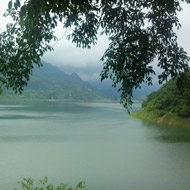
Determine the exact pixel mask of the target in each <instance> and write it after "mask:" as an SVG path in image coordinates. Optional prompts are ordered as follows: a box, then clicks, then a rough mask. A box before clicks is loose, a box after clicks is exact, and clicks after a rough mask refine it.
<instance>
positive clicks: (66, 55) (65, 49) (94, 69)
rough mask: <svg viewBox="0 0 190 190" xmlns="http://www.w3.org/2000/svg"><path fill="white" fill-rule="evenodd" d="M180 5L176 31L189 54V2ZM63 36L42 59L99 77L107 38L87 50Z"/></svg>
mask: <svg viewBox="0 0 190 190" xmlns="http://www.w3.org/2000/svg"><path fill="white" fill-rule="evenodd" d="M8 2H9V0H1V3H0V29H1V30H4V29H5V23H7V22H8V21H10V19H7V18H6V19H5V18H3V17H2V15H3V13H4V12H5V10H6V8H7V4H8ZM182 6H183V11H182V12H180V13H179V20H180V23H181V24H182V29H180V30H179V31H177V34H178V42H179V44H180V45H181V46H183V47H184V49H185V50H186V51H187V53H188V54H190V4H187V3H183V5H182ZM55 32H56V36H57V37H58V38H61V37H62V36H63V35H64V33H65V31H64V30H63V29H62V27H61V26H59V27H58V28H57V29H56V31H55ZM65 37H66V35H65ZM65 37H64V38H63V39H61V40H60V41H59V42H58V43H57V44H56V45H55V46H54V51H52V52H47V53H46V54H45V55H44V56H43V60H45V61H46V62H48V63H51V64H53V65H56V66H58V67H60V68H62V70H63V71H65V72H66V73H72V72H76V73H78V74H79V75H80V77H82V78H83V79H84V80H93V79H99V78H100V77H99V74H100V72H101V70H102V63H101V62H100V61H99V60H100V58H101V57H102V55H103V53H104V51H105V49H106V48H107V46H108V43H109V42H108V40H107V38H106V37H105V36H101V37H99V39H98V42H97V45H95V46H92V48H91V49H90V50H89V49H80V48H76V45H75V44H72V43H71V41H68V40H66V38H65ZM52 44H54V42H52Z"/></svg>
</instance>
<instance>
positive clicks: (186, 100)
mask: <svg viewBox="0 0 190 190" xmlns="http://www.w3.org/2000/svg"><path fill="white" fill-rule="evenodd" d="M132 115H133V116H136V117H138V118H141V119H146V120H150V121H156V122H157V123H167V124H170V125H183V126H190V90H189V89H188V90H185V91H183V90H182V89H179V88H177V85H176V81H173V80H170V81H168V82H167V83H166V84H164V85H163V86H162V87H161V88H160V89H159V90H157V91H156V92H153V93H151V94H149V95H148V96H147V99H146V100H145V101H143V103H142V109H141V110H139V111H136V112H134V113H132Z"/></svg>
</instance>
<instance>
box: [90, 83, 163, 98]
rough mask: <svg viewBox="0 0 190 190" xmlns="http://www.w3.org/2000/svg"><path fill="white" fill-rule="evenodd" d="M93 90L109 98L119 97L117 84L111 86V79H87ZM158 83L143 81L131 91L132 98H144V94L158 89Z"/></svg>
mask: <svg viewBox="0 0 190 190" xmlns="http://www.w3.org/2000/svg"><path fill="white" fill-rule="evenodd" d="M89 83H90V84H91V86H92V87H93V90H94V91H96V92H98V93H99V94H101V95H102V96H105V97H108V98H111V99H120V94H121V93H120V92H118V89H119V86H120V85H118V86H117V87H116V88H114V87H112V81H111V80H104V81H102V82H100V81H98V80H94V81H89ZM159 87H160V86H159V84H157V83H155V84H153V85H152V86H148V85H147V84H145V83H143V84H142V85H141V88H140V89H135V90H134V91H133V98H134V99H144V98H145V97H146V95H148V94H150V93H151V92H153V91H156V90H158V89H159Z"/></svg>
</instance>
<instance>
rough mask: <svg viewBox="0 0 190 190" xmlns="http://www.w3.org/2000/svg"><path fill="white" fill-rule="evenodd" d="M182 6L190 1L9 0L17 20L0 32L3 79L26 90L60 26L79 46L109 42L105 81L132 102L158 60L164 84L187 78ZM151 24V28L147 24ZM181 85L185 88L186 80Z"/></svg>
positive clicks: (9, 12) (0, 76) (0, 75)
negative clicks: (103, 39) (179, 33)
mask: <svg viewBox="0 0 190 190" xmlns="http://www.w3.org/2000/svg"><path fill="white" fill-rule="evenodd" d="M181 2H186V3H190V1H189V0H179V1H178V0H175V1H174V0H168V1H166V0H146V1H143V0H131V1H126V0H120V1H117V0H111V1H110V0H83V1H82V0H63V1H60V0H54V1H49V0H25V1H23V2H21V3H20V0H10V2H9V3H8V10H7V13H6V15H10V16H11V17H12V18H13V22H12V23H11V24H8V25H7V30H6V31H5V32H2V33H0V64H1V68H0V81H1V83H2V85H4V86H6V87H7V88H12V89H13V90H14V91H16V92H22V91H23V87H24V86H25V85H26V84H27V82H28V80H29V78H30V74H31V73H32V70H33V64H36V65H38V66H41V60H40V58H41V57H42V56H43V55H44V53H45V52H47V51H49V50H52V49H53V48H52V47H51V46H50V42H51V40H52V39H56V37H55V36H54V29H55V27H56V26H57V25H58V22H61V23H62V26H63V28H65V29H68V30H70V29H72V30H71V32H70V33H69V34H68V36H67V38H68V39H71V40H72V42H74V43H76V46H77V47H82V48H90V47H91V45H94V44H96V42H97V36H98V32H99V31H100V33H101V34H105V35H107V36H108V39H109V41H110V43H109V46H108V48H107V49H106V51H105V52H104V54H103V56H102V58H101V60H102V62H103V65H104V66H103V71H102V73H101V80H104V79H106V78H110V79H112V81H113V86H114V87H115V86H116V85H117V84H119V85H121V86H120V88H119V90H120V91H121V103H123V105H124V106H125V107H126V108H129V106H130V105H131V104H132V93H133V89H136V88H139V87H140V85H141V84H142V83H143V82H145V83H147V84H152V75H153V74H155V71H154V69H153V67H152V66H151V65H150V64H151V63H152V61H153V60H154V59H157V60H158V64H157V66H158V67H159V68H161V69H162V71H163V72H162V73H161V74H160V75H159V76H158V79H159V83H163V82H164V81H167V79H168V78H172V79H175V78H176V77H177V76H179V79H180V78H181V77H182V75H183V73H185V72H186V71H188V70H189V65H188V62H189V60H190V58H189V56H187V53H186V52H185V51H184V49H183V48H182V47H180V46H179V45H178V42H177V35H176V33H175V30H176V29H179V28H180V27H181V25H180V23H179V20H178V17H177V15H178V14H177V13H178V12H180V11H182V8H181ZM147 22H148V24H147ZM187 79H188V80H189V78H187ZM179 81H181V85H184V84H185V83H186V81H184V80H179Z"/></svg>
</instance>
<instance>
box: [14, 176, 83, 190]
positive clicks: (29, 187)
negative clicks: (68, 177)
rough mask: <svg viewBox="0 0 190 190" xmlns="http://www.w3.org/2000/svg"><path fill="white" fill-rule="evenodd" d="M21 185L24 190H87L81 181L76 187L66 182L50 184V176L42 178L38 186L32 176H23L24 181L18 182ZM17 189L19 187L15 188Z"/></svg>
mask: <svg viewBox="0 0 190 190" xmlns="http://www.w3.org/2000/svg"><path fill="white" fill-rule="evenodd" d="M18 183H19V184H20V185H21V189H22V190H86V186H85V183H84V182H82V181H81V182H79V183H78V184H77V185H76V187H75V188H72V187H68V186H67V185H66V184H60V185H58V186H53V185H52V184H48V178H47V177H45V178H44V179H42V180H39V183H38V184H37V186H36V185H35V183H34V180H33V179H32V178H23V180H22V181H19V182H18ZM15 190H17V189H15Z"/></svg>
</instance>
